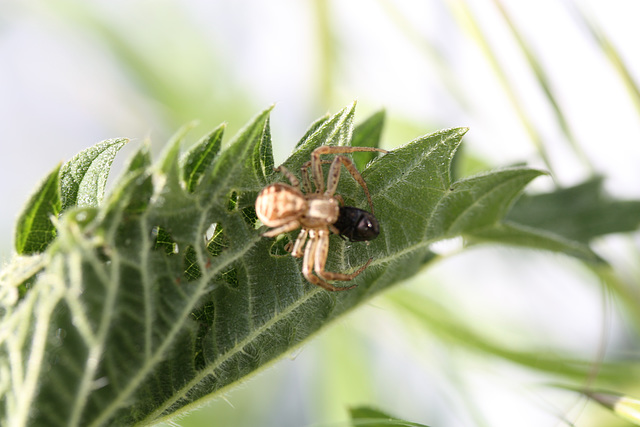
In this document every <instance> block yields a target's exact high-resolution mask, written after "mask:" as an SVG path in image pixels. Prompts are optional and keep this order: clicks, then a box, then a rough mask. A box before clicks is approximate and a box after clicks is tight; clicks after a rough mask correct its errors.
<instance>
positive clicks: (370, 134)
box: [351, 110, 385, 170]
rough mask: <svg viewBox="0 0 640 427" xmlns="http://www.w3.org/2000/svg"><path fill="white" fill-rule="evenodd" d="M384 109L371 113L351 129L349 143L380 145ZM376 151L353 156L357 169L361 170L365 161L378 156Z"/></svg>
mask: <svg viewBox="0 0 640 427" xmlns="http://www.w3.org/2000/svg"><path fill="white" fill-rule="evenodd" d="M384 118H385V112H384V110H380V111H378V112H377V113H375V114H373V115H371V116H370V117H369V118H367V119H366V120H365V121H364V122H362V123H360V124H358V125H357V126H356V127H355V128H354V129H353V139H352V141H351V145H353V146H354V147H376V148H377V147H380V137H381V136H382V129H383V127H384ZM378 154H380V153H378V152H376V151H365V152H362V153H358V155H357V156H354V162H355V164H356V167H357V168H358V169H359V170H363V169H364V168H365V166H366V165H367V163H369V162H370V161H371V160H373V159H375V158H376V157H377V156H378Z"/></svg>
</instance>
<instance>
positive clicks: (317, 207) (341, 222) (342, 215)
mask: <svg viewBox="0 0 640 427" xmlns="http://www.w3.org/2000/svg"><path fill="white" fill-rule="evenodd" d="M356 151H379V152H382V153H387V151H386V150H383V149H380V148H373V147H342V146H327V145H325V146H321V147H318V148H316V149H315V150H313V152H312V153H311V160H309V161H308V162H305V163H304V164H303V165H302V168H301V176H302V187H301V188H299V187H300V181H298V178H296V177H295V175H293V174H292V173H291V172H289V171H288V170H287V169H286V168H285V167H284V166H280V167H279V168H276V169H275V170H276V171H277V172H280V173H282V174H283V175H284V176H285V177H286V178H287V179H288V180H289V182H291V185H288V184H284V183H281V182H277V183H274V184H270V185H268V186H266V187H265V188H263V189H262V191H261V192H260V194H258V198H257V199H256V214H257V216H258V218H259V219H260V221H262V223H263V224H265V225H267V226H269V227H272V229H271V230H269V231H267V232H265V233H263V234H262V235H263V236H264V237H275V236H278V235H280V234H282V233H288V232H289V231H293V230H295V229H297V228H302V230H300V233H299V234H298V238H297V239H296V241H295V243H294V244H293V248H292V250H291V255H292V256H294V257H296V258H300V257H303V256H304V258H303V261H302V274H303V276H304V277H305V278H306V279H307V280H308V281H309V282H311V283H313V284H314V285H318V286H320V287H322V288H324V289H326V290H328V291H345V290H348V289H353V288H354V287H355V285H353V286H340V287H336V286H334V285H331V284H329V283H328V282H327V281H328V280H339V281H349V280H352V279H353V278H355V277H356V276H357V275H358V274H360V273H362V272H363V271H364V269H365V268H367V266H368V265H369V263H371V259H369V260H368V261H367V262H366V263H365V265H363V266H362V267H360V268H359V269H358V270H356V271H354V272H353V273H349V274H347V273H334V272H330V271H325V265H326V262H327V256H328V254H329V232H332V233H334V234H338V235H340V236H346V237H347V238H349V240H351V241H365V240H371V239H373V238H375V237H376V236H377V235H378V233H379V227H378V222H377V220H376V218H375V217H374V216H373V203H372V202H371V195H370V194H369V189H368V188H367V184H366V182H365V181H364V179H363V178H362V175H360V172H358V170H357V169H356V167H355V165H354V164H353V161H352V160H351V159H349V158H348V157H345V156H336V157H334V159H333V161H327V160H321V159H320V156H321V155H323V154H339V153H353V152H356ZM327 163H330V164H331V166H330V167H329V175H328V178H327V188H326V190H325V186H324V177H323V171H322V164H327ZM342 165H344V167H345V168H346V169H347V171H348V172H349V173H350V174H351V176H352V177H353V178H354V179H355V180H356V181H357V182H358V184H360V186H361V187H362V189H363V190H364V193H365V195H366V196H367V201H368V202H369V207H370V208H371V213H369V212H367V211H364V210H362V209H358V208H354V207H350V206H341V205H342V204H343V203H344V202H343V200H342V197H340V196H339V195H336V194H335V192H336V189H337V188H338V180H339V179H340V169H341V166H342ZM309 169H311V177H312V178H313V184H314V185H315V192H314V191H313V189H312V187H311V179H310V178H309ZM302 190H304V193H303V192H302ZM314 273H315V274H314Z"/></svg>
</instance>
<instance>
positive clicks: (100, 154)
mask: <svg viewBox="0 0 640 427" xmlns="http://www.w3.org/2000/svg"><path fill="white" fill-rule="evenodd" d="M127 142H128V140H127V139H122V138H119V139H109V140H107V141H103V142H101V143H99V144H96V145H94V146H93V147H91V148H88V149H86V150H84V151H82V152H80V153H78V154H76V155H75V156H74V157H73V158H72V159H71V160H69V161H68V162H66V163H65V164H64V166H63V167H62V169H61V170H60V192H61V198H62V211H65V210H67V209H69V208H70V207H72V206H79V207H97V206H98V205H99V204H100V201H102V198H103V196H104V188H105V186H106V184H107V178H108V177H109V170H110V168H111V163H113V159H114V158H115V157H116V154H117V153H118V150H120V148H122V147H123V146H124V144H126V143H127Z"/></svg>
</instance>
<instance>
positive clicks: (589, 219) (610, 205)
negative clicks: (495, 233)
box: [507, 177, 640, 243]
mask: <svg viewBox="0 0 640 427" xmlns="http://www.w3.org/2000/svg"><path fill="white" fill-rule="evenodd" d="M602 184H603V179H602V178H601V177H597V178H593V179H590V180H589V181H586V182H584V183H581V184H578V185H576V186H574V187H569V188H561V189H557V190H555V191H552V192H550V193H544V194H536V195H524V196H523V197H521V198H520V199H519V200H518V202H517V203H516V204H515V205H514V206H513V209H512V210H511V211H510V212H509V214H508V215H507V219H508V220H509V221H512V222H515V223H518V224H523V225H526V226H528V227H533V228H537V229H540V230H546V231H548V232H551V233H554V234H556V235H558V236H562V237H564V238H565V239H569V240H573V241H576V242H582V243H587V242H589V241H590V240H592V239H593V238H595V237H598V236H602V235H605V234H611V233H624V232H630V231H635V230H637V229H638V227H639V226H640V201H637V200H613V199H611V198H610V197H608V196H607V195H606V194H605V193H604V190H603V188H602Z"/></svg>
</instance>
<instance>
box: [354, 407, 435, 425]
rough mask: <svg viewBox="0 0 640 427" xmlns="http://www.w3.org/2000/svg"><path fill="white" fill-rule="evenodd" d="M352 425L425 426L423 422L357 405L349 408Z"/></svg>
mask: <svg viewBox="0 0 640 427" xmlns="http://www.w3.org/2000/svg"><path fill="white" fill-rule="evenodd" d="M349 414H350V415H351V425H352V426H353V427H426V426H425V425H424V424H417V423H411V422H408V421H403V420H401V419H398V418H394V417H392V416H390V415H388V414H386V413H384V412H382V411H380V410H378V409H374V408H371V407H368V406H358V407H356V408H351V409H349Z"/></svg>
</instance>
